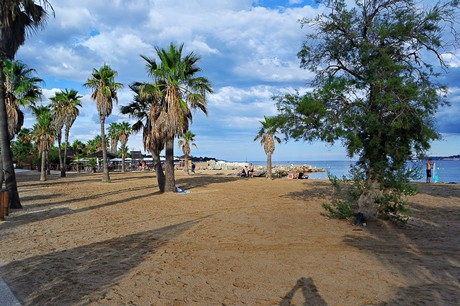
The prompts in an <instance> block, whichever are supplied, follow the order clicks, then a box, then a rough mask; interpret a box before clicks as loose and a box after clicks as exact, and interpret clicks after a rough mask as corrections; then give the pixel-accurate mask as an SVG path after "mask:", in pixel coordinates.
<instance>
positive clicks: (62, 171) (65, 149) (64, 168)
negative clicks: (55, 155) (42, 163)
mask: <svg viewBox="0 0 460 306" xmlns="http://www.w3.org/2000/svg"><path fill="white" fill-rule="evenodd" d="M69 134H70V128H67V126H66V128H65V136H64V141H65V143H64V167H62V168H61V177H65V176H66V173H65V172H66V169H67V142H68V141H69Z"/></svg>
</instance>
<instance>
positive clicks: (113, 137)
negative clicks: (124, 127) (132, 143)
mask: <svg viewBox="0 0 460 306" xmlns="http://www.w3.org/2000/svg"><path fill="white" fill-rule="evenodd" d="M108 136H109V139H110V152H112V153H113V154H117V147H118V141H119V140H120V129H119V126H118V123H116V122H112V123H110V125H109V130H108Z"/></svg>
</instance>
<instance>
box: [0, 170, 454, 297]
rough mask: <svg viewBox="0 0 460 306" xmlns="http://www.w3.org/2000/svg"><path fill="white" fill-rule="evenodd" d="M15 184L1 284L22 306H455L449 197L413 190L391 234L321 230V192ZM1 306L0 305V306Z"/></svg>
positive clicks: (196, 184) (91, 181) (302, 186)
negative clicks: (404, 220)
mask: <svg viewBox="0 0 460 306" xmlns="http://www.w3.org/2000/svg"><path fill="white" fill-rule="evenodd" d="M227 174H228V173H222V172H219V171H214V172H210V171H198V173H197V174H196V175H194V176H185V175H183V174H182V173H181V172H178V173H177V175H176V179H177V183H178V185H179V186H181V187H182V188H183V189H186V190H188V191H189V192H190V193H188V194H159V193H158V192H157V185H156V178H155V175H154V173H152V172H134V173H126V174H122V173H111V179H112V182H111V183H109V184H107V183H102V182H101V174H100V173H96V174H86V173H82V174H77V173H69V174H68V176H67V177H66V178H59V177H58V174H54V175H52V176H50V177H49V180H48V181H47V182H39V181H38V178H39V174H38V173H37V172H32V173H28V174H25V173H20V174H18V181H19V190H20V196H21V199H22V204H23V206H24V209H22V210H16V211H13V212H11V214H10V216H8V217H7V218H6V221H5V222H2V223H0V246H1V247H0V276H1V277H2V278H3V280H4V281H5V283H6V284H7V285H8V286H9V288H10V289H11V291H12V292H13V293H14V295H15V296H16V298H17V299H18V300H19V302H20V303H21V304H22V305H457V304H458V301H459V300H460V282H459V280H460V252H459V251H460V222H459V216H460V186H459V185H447V184H433V185H427V184H419V187H420V190H421V192H420V193H419V194H418V195H416V196H414V197H412V198H411V199H410V201H411V203H412V208H413V218H412V219H411V221H410V222H409V223H408V224H407V225H404V226H401V225H396V224H393V223H391V222H386V221H378V222H374V223H370V224H368V226H367V227H357V226H353V225H352V224H351V223H350V222H347V221H338V220H331V219H328V218H327V217H326V216H325V215H324V210H323V209H322V207H321V203H323V202H325V201H327V200H328V198H329V194H330V192H331V186H330V184H329V182H327V181H320V180H287V179H276V180H273V181H271V180H266V179H264V178H237V177H233V176H229V175H227ZM0 304H1V303H0Z"/></svg>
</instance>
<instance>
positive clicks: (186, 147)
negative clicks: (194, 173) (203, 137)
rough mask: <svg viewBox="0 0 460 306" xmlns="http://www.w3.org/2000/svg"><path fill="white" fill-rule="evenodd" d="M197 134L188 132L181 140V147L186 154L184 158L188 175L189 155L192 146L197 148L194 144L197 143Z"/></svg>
mask: <svg viewBox="0 0 460 306" xmlns="http://www.w3.org/2000/svg"><path fill="white" fill-rule="evenodd" d="M195 136H196V135H195V134H193V133H192V131H187V132H185V133H184V134H183V135H182V138H181V139H179V143H178V145H179V147H182V152H183V153H184V158H185V172H187V174H190V173H189V169H188V160H189V155H190V145H192V146H194V147H195V148H197V146H196V144H195V143H194V141H195Z"/></svg>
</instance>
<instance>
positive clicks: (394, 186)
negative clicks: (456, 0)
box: [274, 0, 458, 214]
mask: <svg viewBox="0 0 460 306" xmlns="http://www.w3.org/2000/svg"><path fill="white" fill-rule="evenodd" d="M324 5H325V7H326V10H325V13H323V14H321V15H320V16H318V17H316V18H314V19H303V20H302V21H301V23H302V26H308V27H309V28H310V29H311V31H310V33H313V34H309V35H307V40H306V41H305V42H304V44H303V46H302V49H301V51H300V52H299V53H298V56H299V58H300V61H301V66H302V67H303V68H305V69H308V70H310V71H312V72H314V73H315V74H316V77H315V79H314V81H313V90H312V91H309V92H307V93H306V94H300V93H299V92H295V93H294V94H288V95H285V96H281V97H275V98H274V99H275V101H276V102H277V107H278V110H279V115H278V116H277V118H276V122H277V124H278V126H280V127H281V130H282V132H284V133H285V135H286V137H287V138H290V139H294V140H308V141H311V140H315V139H320V140H322V141H326V142H329V143H334V142H336V141H342V142H343V144H344V146H345V148H346V149H347V153H348V155H349V157H355V156H358V157H359V160H358V166H359V167H360V168H361V169H362V170H363V175H364V177H363V181H364V182H365V184H364V188H374V187H371V186H374V182H377V183H378V184H379V186H380V189H381V191H382V192H383V193H384V194H385V196H384V197H382V198H381V199H375V200H376V202H378V203H377V204H378V205H379V208H381V210H380V212H383V213H385V214H388V213H389V212H391V211H392V210H396V211H403V210H404V209H403V207H401V206H400V204H397V203H402V200H401V196H404V195H410V194H411V193H412V191H411V188H409V187H408V185H407V184H408V183H407V182H408V181H409V178H410V173H408V172H407V171H404V169H405V163H406V161H407V160H409V159H410V157H411V156H419V155H420V154H422V153H423V152H425V151H426V150H428V149H429V148H430V142H431V141H433V140H436V139H439V138H440V134H439V133H438V132H437V131H436V127H435V124H434V115H435V113H436V112H437V110H438V109H439V107H440V106H443V105H448V103H447V101H445V96H446V94H447V91H446V88H445V87H444V86H443V85H442V84H439V83H438V80H439V79H440V78H439V74H438V73H437V72H436V71H435V70H434V69H433V67H432V64H433V63H434V62H436V61H437V63H438V64H439V65H440V66H441V67H443V68H447V67H446V63H445V62H444V60H443V57H442V54H443V53H444V52H446V49H445V47H447V46H452V45H456V44H457V41H456V37H453V44H452V43H449V42H447V41H443V39H442V38H443V37H446V35H445V34H446V31H445V30H446V29H445V28H446V27H449V26H451V27H454V25H456V23H457V20H458V19H456V14H458V7H454V6H452V5H451V4H450V3H449V2H446V3H441V2H440V3H437V4H434V6H433V7H432V8H431V9H425V8H421V7H420V6H418V5H415V3H414V1H412V0H375V1H365V2H362V3H361V2H356V3H355V7H353V8H348V6H347V4H346V2H345V1H344V0H326V1H324ZM328 9H329V13H328ZM453 33H455V32H453ZM390 189H391V190H392V192H389V191H388V190H390ZM403 206H404V205H403ZM383 207H385V208H383Z"/></svg>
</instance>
